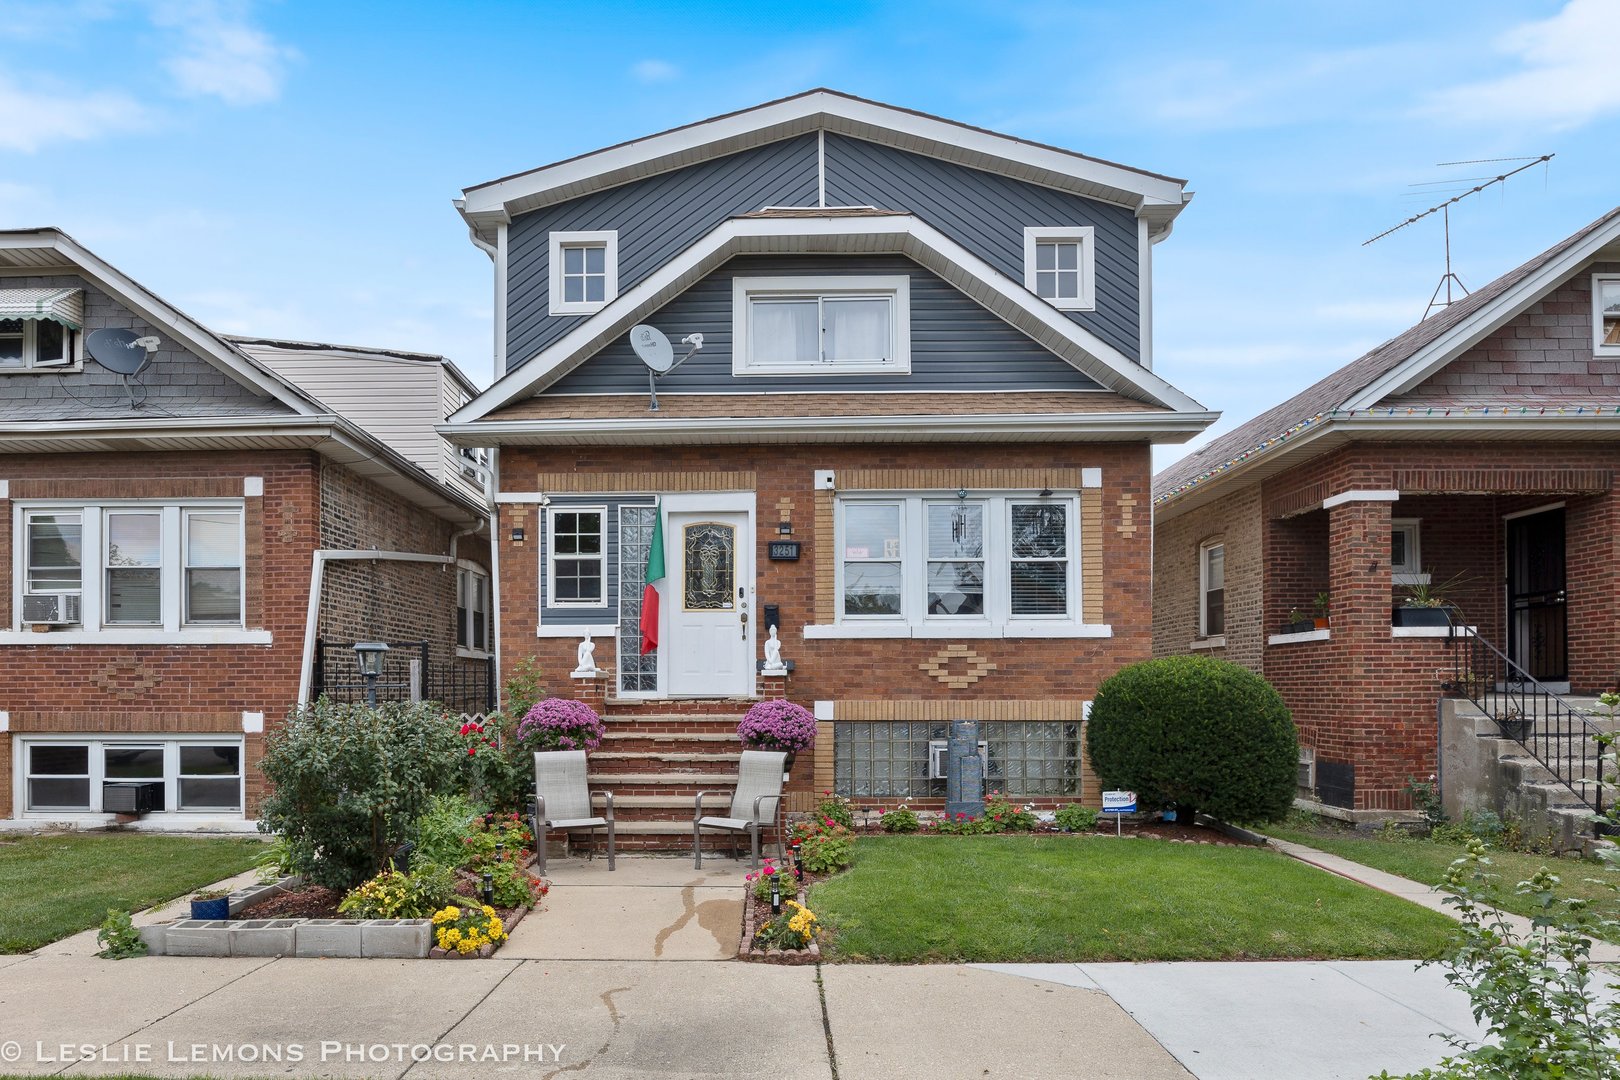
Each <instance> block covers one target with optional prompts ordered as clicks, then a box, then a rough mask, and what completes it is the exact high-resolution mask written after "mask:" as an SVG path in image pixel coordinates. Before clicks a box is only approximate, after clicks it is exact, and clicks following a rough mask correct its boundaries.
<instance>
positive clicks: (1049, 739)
mask: <svg viewBox="0 0 1620 1080" xmlns="http://www.w3.org/2000/svg"><path fill="white" fill-rule="evenodd" d="M946 728H947V725H946V724H944V723H929V722H912V723H861V722H855V721H838V722H837V723H835V724H834V725H833V784H834V787H835V789H836V790H837V791H838V793H839V794H840V795H847V796H849V797H850V798H853V799H867V798H871V799H922V798H935V799H940V798H944V797H945V781H944V780H942V779H935V780H931V779H929V777H928V743H929V742H930V741H931V740H935V739H943V738H945V735H946ZM979 734H980V736H981V737H982V738H983V740H984V742H985V744H986V745H985V759H986V760H985V788H986V790H999V791H1002V792H1005V793H1006V794H1008V795H1011V796H1016V797H1029V796H1035V795H1043V796H1072V797H1078V796H1079V795H1080V725H1079V723H1078V722H1060V721H1038V722H1037V721H1022V720H1015V721H1007V722H999V721H997V722H985V723H982V724H980V725H979Z"/></svg>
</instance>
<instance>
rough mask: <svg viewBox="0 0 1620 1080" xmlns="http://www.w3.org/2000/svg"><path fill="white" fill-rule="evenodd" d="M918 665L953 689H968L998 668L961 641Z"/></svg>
mask: <svg viewBox="0 0 1620 1080" xmlns="http://www.w3.org/2000/svg"><path fill="white" fill-rule="evenodd" d="M917 667H918V669H919V670H922V671H925V672H927V673H928V674H929V675H932V676H933V677H934V678H936V679H938V680H939V682H940V684H941V685H943V686H948V687H950V688H951V689H952V690H966V689H967V688H968V687H970V686H972V685H973V684H974V683H976V682H978V681H979V680H980V679H982V678H984V677H985V676H986V675H988V674H990V673H991V672H992V671H994V670H996V665H994V664H992V663H991V662H990V661H988V660H986V659H985V658H984V657H982V656H980V655H979V654H978V653H976V652H974V651H973V649H972V648H971V647H970V646H967V645H964V644H962V643H961V642H959V641H958V642H952V643H951V644H949V645H947V646H945V647H944V648H943V649H941V650H939V652H937V653H935V654H934V655H933V656H930V657H929V658H928V659H927V660H924V661H923V662H922V663H920V664H918V665H917Z"/></svg>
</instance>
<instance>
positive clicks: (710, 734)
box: [602, 731, 738, 743]
mask: <svg viewBox="0 0 1620 1080" xmlns="http://www.w3.org/2000/svg"><path fill="white" fill-rule="evenodd" d="M602 738H604V739H611V740H613V741H614V742H615V743H618V742H629V741H631V740H644V741H646V742H655V743H692V742H703V743H734V742H737V741H738V739H737V735H736V733H735V732H729V733H724V734H723V733H721V732H718V731H692V732H671V731H657V732H649V731H610V732H608V733H607V734H606V735H604V736H602Z"/></svg>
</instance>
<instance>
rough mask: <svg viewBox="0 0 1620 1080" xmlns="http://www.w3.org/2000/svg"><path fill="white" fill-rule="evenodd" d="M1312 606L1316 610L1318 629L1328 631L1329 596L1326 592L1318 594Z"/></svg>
mask: <svg viewBox="0 0 1620 1080" xmlns="http://www.w3.org/2000/svg"><path fill="white" fill-rule="evenodd" d="M1312 606H1313V607H1315V608H1316V629H1318V630H1326V629H1327V628H1328V594H1327V593H1325V592H1319V593H1317V594H1316V600H1315V602H1314V604H1313V605H1312Z"/></svg>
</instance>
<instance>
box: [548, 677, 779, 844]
mask: <svg viewBox="0 0 1620 1080" xmlns="http://www.w3.org/2000/svg"><path fill="white" fill-rule="evenodd" d="M747 707H748V706H747V703H743V702H734V701H729V700H722V699H717V700H713V701H681V702H658V703H656V704H649V705H646V706H639V707H638V706H629V707H626V706H616V705H615V703H613V702H611V701H610V702H609V703H608V708H607V710H606V715H605V716H604V717H603V719H604V721H605V722H606V724H607V734H606V736H605V737H604V738H603V740H602V745H601V746H600V747H598V748H597V749H596V750H595V751H594V752H592V754H591V755H590V772H589V773H588V777H589V782H590V787H591V790H592V791H610V792H612V793H613V806H614V819H615V830H614V831H615V833H616V835H617V839H618V847H619V850H621V851H649V850H651V851H690V850H691V847H692V810H693V800H694V797H695V796H696V795H697V793H698V792H700V791H707V792H713V793H714V794H711V795H709V796H707V797H706V798H705V799H704V811H705V812H706V813H708V814H711V815H720V814H724V813H725V811H726V809H727V808H728V807H729V806H730V805H731V793H732V791H733V790H734V789H735V788H736V786H737V763H738V761H739V760H740V759H741V756H742V743H741V742H740V741H739V740H738V739H737V721H738V720H739V719H741V718H742V714H743V713H744V712H745V711H746V710H747ZM577 842H581V843H582V842H583V837H581V838H580V840H579V841H577ZM703 846H704V850H711V849H712V850H724V851H729V850H730V849H731V840H730V837H728V836H725V835H723V834H715V833H708V834H705V836H704V843H703ZM743 846H744V847H745V848H746V843H745V844H744V845H743Z"/></svg>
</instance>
